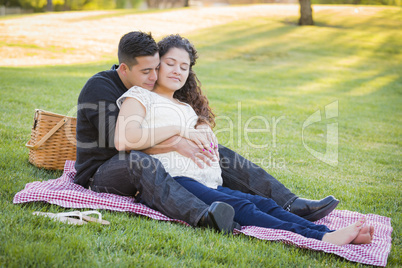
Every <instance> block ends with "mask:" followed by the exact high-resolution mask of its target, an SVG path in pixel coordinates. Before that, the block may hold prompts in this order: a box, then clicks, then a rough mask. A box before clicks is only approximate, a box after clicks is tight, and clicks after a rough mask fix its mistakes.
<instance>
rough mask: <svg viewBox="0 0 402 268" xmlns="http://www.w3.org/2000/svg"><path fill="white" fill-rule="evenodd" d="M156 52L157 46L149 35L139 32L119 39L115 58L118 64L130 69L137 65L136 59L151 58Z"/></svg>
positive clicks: (130, 33)
mask: <svg viewBox="0 0 402 268" xmlns="http://www.w3.org/2000/svg"><path fill="white" fill-rule="evenodd" d="M156 52H158V45H157V44H156V42H155V40H154V39H153V37H152V35H151V33H149V34H148V33H144V32H140V31H135V32H129V33H127V34H125V35H123V37H122V38H121V39H120V42H119V50H118V52H117V56H118V58H119V64H121V63H125V64H127V66H128V67H129V68H130V69H131V67H132V66H133V65H135V64H137V61H136V59H135V58H136V57H142V56H153V55H155V53H156Z"/></svg>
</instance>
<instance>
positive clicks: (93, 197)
mask: <svg viewBox="0 0 402 268" xmlns="http://www.w3.org/2000/svg"><path fill="white" fill-rule="evenodd" d="M75 174H76V171H75V169H74V161H66V165H65V167H64V173H63V175H62V176H61V177H60V178H58V179H54V180H48V181H42V182H41V181H36V182H32V183H28V184H27V185H26V186H25V189H24V190H22V191H20V192H18V193H17V194H16V195H15V196H14V201H13V202H14V204H20V203H26V202H37V201H42V202H47V203H50V204H55V205H59V206H61V207H65V208H90V209H106V210H114V211H125V212H133V213H136V214H139V215H143V216H147V217H150V218H152V219H155V220H163V221H174V222H180V223H182V224H185V225H188V224H187V223H186V222H184V221H181V220H177V219H170V218H169V217H167V216H165V215H163V214H162V213H160V212H158V211H155V210H153V209H150V208H149V207H147V206H145V205H143V204H140V203H136V201H135V199H134V198H133V197H126V196H119V195H115V194H107V193H96V192H93V191H91V190H88V189H85V188H83V187H82V186H80V185H78V184H75V183H73V179H74V176H75ZM361 216H362V214H360V213H357V212H352V211H348V210H335V211H333V212H332V213H331V214H329V215H328V216H327V217H325V218H324V219H321V220H319V221H317V222H316V223H317V224H325V225H326V226H328V228H330V229H335V230H337V229H340V228H343V227H346V226H348V225H350V224H352V223H354V222H356V221H357V220H358V219H359V218H360V217H361ZM366 219H367V223H368V224H370V225H373V226H374V228H375V233H374V237H373V242H372V243H371V244H367V245H351V244H349V245H344V246H336V245H333V244H330V243H327V242H323V241H320V240H316V239H312V238H306V237H303V236H301V235H299V234H295V233H292V232H289V231H284V230H275V229H269V228H262V227H256V226H243V227H242V229H241V230H235V232H234V233H235V234H240V233H243V234H244V235H248V236H252V237H255V238H258V239H262V240H270V241H282V242H284V243H286V244H292V245H295V246H298V247H301V248H308V249H312V250H318V251H323V252H327V253H333V254H335V255H338V256H340V257H343V258H345V259H347V260H349V261H354V262H359V263H363V264H369V265H376V266H386V264H387V258H388V255H389V252H390V250H391V233H392V227H391V219H390V218H387V217H383V216H379V215H375V214H367V215H366Z"/></svg>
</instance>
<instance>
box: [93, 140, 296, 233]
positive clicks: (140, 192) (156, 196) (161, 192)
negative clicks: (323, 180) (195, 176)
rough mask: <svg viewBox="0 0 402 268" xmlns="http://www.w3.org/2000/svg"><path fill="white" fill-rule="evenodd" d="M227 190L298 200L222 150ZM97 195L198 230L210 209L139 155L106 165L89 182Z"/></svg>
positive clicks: (282, 200) (261, 171) (120, 157)
mask: <svg viewBox="0 0 402 268" xmlns="http://www.w3.org/2000/svg"><path fill="white" fill-rule="evenodd" d="M219 154H220V161H221V162H220V164H221V168H222V178H223V184H224V186H226V187H228V188H231V189H233V190H239V191H242V192H245V193H250V194H256V195H260V196H263V197H267V198H272V199H273V200H274V201H275V202H277V203H278V204H279V205H280V206H282V207H286V206H287V205H288V204H290V203H291V202H293V200H294V199H296V198H297V196H296V195H295V194H293V193H292V192H290V190H289V189H287V188H286V187H285V186H284V185H283V184H282V183H280V182H279V181H277V180H276V179H275V178H274V177H272V176H271V175H269V174H268V173H267V172H266V171H265V170H264V169H262V168H260V167H258V166H257V165H255V164H253V163H252V162H250V161H248V160H247V159H245V158H243V157H242V156H240V155H239V154H237V153H235V152H233V151H232V150H230V149H228V148H226V147H224V146H219ZM90 187H91V189H92V190H93V191H96V192H107V193H114V194H119V195H126V196H136V197H137V200H140V202H143V203H144V204H146V205H147V206H149V207H151V208H153V209H156V210H158V211H160V212H162V213H163V214H165V215H166V216H168V217H171V218H174V219H180V220H183V221H185V222H187V223H189V224H190V225H193V226H196V225H197V223H198V221H199V220H200V219H201V217H202V215H204V213H205V212H206V211H207V209H208V205H206V204H205V202H203V201H201V200H200V199H198V198H197V197H195V196H194V195H193V194H192V193H190V192H188V191H187V190H186V189H185V188H183V187H182V186H181V185H180V184H179V183H177V182H176V181H175V180H174V179H173V178H172V177H171V176H170V175H169V174H168V173H166V171H165V169H164V168H163V166H162V164H161V163H160V162H159V161H158V160H157V159H155V158H153V157H151V156H149V155H147V154H145V153H142V152H139V151H131V152H130V153H124V152H123V153H119V154H117V155H115V156H114V157H112V158H111V159H109V160H108V161H106V162H105V163H103V164H102V165H101V166H100V167H99V168H98V170H97V171H96V173H95V174H94V176H93V177H92V178H91V179H90Z"/></svg>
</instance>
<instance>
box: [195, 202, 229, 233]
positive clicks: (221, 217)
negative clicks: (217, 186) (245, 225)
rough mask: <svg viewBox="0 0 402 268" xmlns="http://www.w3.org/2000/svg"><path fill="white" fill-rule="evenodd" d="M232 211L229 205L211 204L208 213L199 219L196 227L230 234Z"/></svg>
mask: <svg viewBox="0 0 402 268" xmlns="http://www.w3.org/2000/svg"><path fill="white" fill-rule="evenodd" d="M234 214H235V212H234V209H233V207H232V206H231V205H229V204H226V203H223V202H213V203H212V204H211V206H210V207H209V209H208V211H207V212H205V214H204V215H203V216H202V217H201V219H200V221H199V222H198V226H200V227H207V228H213V229H215V230H217V231H219V232H224V233H225V234H227V233H232V232H233V228H234V227H235V225H234V224H233V217H234Z"/></svg>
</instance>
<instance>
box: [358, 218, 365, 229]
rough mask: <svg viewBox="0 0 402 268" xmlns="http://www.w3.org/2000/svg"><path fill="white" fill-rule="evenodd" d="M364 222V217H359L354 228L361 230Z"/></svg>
mask: <svg viewBox="0 0 402 268" xmlns="http://www.w3.org/2000/svg"><path fill="white" fill-rule="evenodd" d="M365 222H366V217H365V216H363V217H361V218H360V219H359V220H358V221H357V222H356V227H358V228H361V227H363V224H364V223H365Z"/></svg>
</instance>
